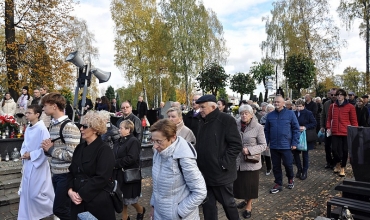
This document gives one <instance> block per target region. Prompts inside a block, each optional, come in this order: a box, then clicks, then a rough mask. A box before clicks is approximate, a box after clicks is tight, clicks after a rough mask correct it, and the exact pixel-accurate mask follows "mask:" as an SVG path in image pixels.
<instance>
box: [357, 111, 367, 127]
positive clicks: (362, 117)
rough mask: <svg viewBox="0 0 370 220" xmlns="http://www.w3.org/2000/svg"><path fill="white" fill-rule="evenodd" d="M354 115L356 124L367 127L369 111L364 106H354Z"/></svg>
mask: <svg viewBox="0 0 370 220" xmlns="http://www.w3.org/2000/svg"><path fill="white" fill-rule="evenodd" d="M356 116H357V123H358V126H363V127H369V111H368V110H367V108H366V107H362V108H359V107H357V106H356Z"/></svg>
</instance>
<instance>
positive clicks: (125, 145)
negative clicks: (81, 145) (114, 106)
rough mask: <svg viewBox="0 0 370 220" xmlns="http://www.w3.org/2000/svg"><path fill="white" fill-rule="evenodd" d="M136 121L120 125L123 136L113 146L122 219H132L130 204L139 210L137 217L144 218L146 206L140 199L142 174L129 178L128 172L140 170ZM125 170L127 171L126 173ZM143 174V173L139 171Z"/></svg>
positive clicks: (139, 147) (127, 121) (124, 122)
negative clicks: (129, 213)
mask: <svg viewBox="0 0 370 220" xmlns="http://www.w3.org/2000/svg"><path fill="white" fill-rule="evenodd" d="M133 131H134V123H133V122H132V121H130V120H123V121H122V122H121V123H120V126H119V132H120V135H121V138H120V139H119V140H118V142H117V143H115V144H114V146H113V152H114V156H115V164H114V171H113V176H114V178H115V179H116V180H117V181H118V183H119V186H120V187H121V190H122V193H123V211H122V219H123V220H126V219H130V216H128V213H127V208H128V205H132V206H133V207H134V208H135V209H136V212H137V216H136V219H138V220H142V219H144V214H145V208H144V207H143V206H141V205H140V204H139V203H138V201H139V197H140V194H141V176H140V178H139V179H137V180H133V181H132V180H131V181H130V180H128V178H127V175H126V174H127V172H140V149H141V145H140V141H139V140H138V139H137V138H136V137H135V136H134V135H133ZM124 171H126V173H125V174H124ZM139 174H140V175H141V173H139Z"/></svg>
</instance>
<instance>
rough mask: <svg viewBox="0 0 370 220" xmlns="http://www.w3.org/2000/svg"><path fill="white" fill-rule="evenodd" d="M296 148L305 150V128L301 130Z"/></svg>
mask: <svg viewBox="0 0 370 220" xmlns="http://www.w3.org/2000/svg"><path fill="white" fill-rule="evenodd" d="M297 150H300V151H307V140H306V130H304V131H302V133H301V136H299V144H298V146H297Z"/></svg>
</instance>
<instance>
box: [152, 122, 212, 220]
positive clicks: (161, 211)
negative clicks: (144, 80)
mask: <svg viewBox="0 0 370 220" xmlns="http://www.w3.org/2000/svg"><path fill="white" fill-rule="evenodd" d="M150 131H151V133H152V140H151V141H152V143H153V149H155V153H154V156H153V168H152V178H153V194H152V197H151V199H150V205H151V206H152V212H151V216H152V219H160V220H176V219H189V220H196V219H200V217H199V210H198V206H199V205H200V204H201V203H202V201H203V200H204V199H205V198H206V196H207V189H206V184H205V181H204V178H203V176H202V174H201V172H200V171H199V169H198V166H197V161H196V159H197V153H196V151H195V149H194V148H193V146H192V145H191V144H189V143H188V142H187V141H186V140H185V139H184V138H182V137H180V136H177V135H176V125H175V123H173V122H172V121H171V120H169V119H162V120H159V121H157V122H156V123H154V124H153V125H152V126H151V128H150Z"/></svg>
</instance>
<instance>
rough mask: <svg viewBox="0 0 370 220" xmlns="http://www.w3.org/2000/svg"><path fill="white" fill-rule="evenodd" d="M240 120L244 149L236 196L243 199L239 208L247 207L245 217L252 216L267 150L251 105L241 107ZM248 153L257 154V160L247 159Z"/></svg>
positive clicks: (239, 125)
mask: <svg viewBox="0 0 370 220" xmlns="http://www.w3.org/2000/svg"><path fill="white" fill-rule="evenodd" d="M239 114H240V120H237V125H238V129H239V131H240V134H241V138H242V143H243V150H242V152H241V153H240V154H239V156H238V157H237V159H236V168H237V179H236V180H235V182H234V197H235V198H237V199H243V200H244V201H242V202H241V203H239V204H238V206H237V207H238V208H239V209H242V208H244V207H245V210H244V212H243V214H242V215H243V217H244V218H251V217H252V199H257V198H258V185H259V170H260V169H261V167H262V164H261V153H262V152H263V151H265V150H266V147H267V144H266V138H265V132H264V130H263V126H262V125H261V124H259V123H258V120H257V118H256V117H255V116H254V111H253V108H252V107H251V106H250V105H242V106H240V107H239ZM247 155H256V156H257V157H258V159H257V160H256V161H253V162H251V161H248V160H246V156H247Z"/></svg>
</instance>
